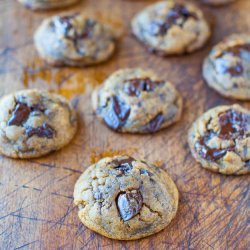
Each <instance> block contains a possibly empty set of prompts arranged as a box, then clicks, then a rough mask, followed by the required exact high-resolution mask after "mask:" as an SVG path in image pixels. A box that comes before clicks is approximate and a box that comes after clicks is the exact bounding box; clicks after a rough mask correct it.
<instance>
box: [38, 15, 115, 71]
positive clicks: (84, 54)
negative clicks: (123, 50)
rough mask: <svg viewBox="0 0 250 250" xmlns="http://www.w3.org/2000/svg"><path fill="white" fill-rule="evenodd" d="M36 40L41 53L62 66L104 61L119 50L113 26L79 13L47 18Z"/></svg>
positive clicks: (84, 64) (48, 59)
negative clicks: (116, 48)
mask: <svg viewBox="0 0 250 250" xmlns="http://www.w3.org/2000/svg"><path fill="white" fill-rule="evenodd" d="M34 40H35V45H36V48H37V50H38V52H39V54H40V56H41V57H42V58H43V59H45V60H46V61H47V62H48V63H50V64H53V65H59V66H60V65H68V66H88V65H93V64H97V63H101V62H104V61H106V60H107V59H108V58H109V57H111V55H112V54H113V52H114V50H115V41H114V40H115V35H114V34H113V32H112V31H111V28H110V27H108V26H105V25H104V24H102V23H100V22H99V21H97V20H94V19H93V18H88V17H86V16H85V15H84V14H79V13H75V14H70V15H61V16H53V17H51V18H48V19H45V20H44V21H43V22H42V24H41V25H40V27H39V28H38V29H37V31H36V33H35V36H34Z"/></svg>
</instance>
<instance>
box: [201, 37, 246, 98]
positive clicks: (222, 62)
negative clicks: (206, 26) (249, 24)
mask: <svg viewBox="0 0 250 250" xmlns="http://www.w3.org/2000/svg"><path fill="white" fill-rule="evenodd" d="M203 76H204V78H205V80H206V82H207V84H208V85H209V86H210V87H211V88H213V89H215V90H216V91H217V92H219V93H220V94H221V95H223V96H225V97H231V98H235V99H242V100H250V33H249V34H233V35H231V36H229V37H227V38H225V39H224V40H223V41H222V42H220V43H218V44H217V45H216V46H214V48H213V49H212V51H211V52H210V54H209V55H208V57H207V58H206V59H205V61H204V64H203Z"/></svg>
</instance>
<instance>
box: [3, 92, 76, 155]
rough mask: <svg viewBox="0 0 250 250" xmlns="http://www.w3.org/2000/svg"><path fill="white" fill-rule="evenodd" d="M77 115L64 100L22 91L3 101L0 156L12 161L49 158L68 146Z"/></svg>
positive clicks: (49, 94) (56, 96) (47, 94)
mask: <svg viewBox="0 0 250 250" xmlns="http://www.w3.org/2000/svg"><path fill="white" fill-rule="evenodd" d="M76 127H77V120H76V113H75V112H74V110H73V109H72V107H71V105H70V104H69V103H68V102H67V100H66V99H64V98H63V97H61V96H59V95H56V94H51V93H49V92H46V91H39V90H22V91H18V92H15V93H13V94H10V95H6V96H4V97H3V98H2V99H1V100H0V152H1V153H3V154H4V155H6V156H9V157H12V158H34V157H39V156H42V155H46V154H48V153H50V152H52V151H55V150H58V149H60V148H62V147H63V146H65V145H66V144H68V143H69V142H70V140H71V139H72V137H73V136H74V134H75V132H76Z"/></svg>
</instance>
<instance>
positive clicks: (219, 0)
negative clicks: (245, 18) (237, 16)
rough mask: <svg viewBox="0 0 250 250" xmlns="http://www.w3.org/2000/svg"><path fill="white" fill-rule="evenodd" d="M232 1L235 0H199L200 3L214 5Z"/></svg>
mask: <svg viewBox="0 0 250 250" xmlns="http://www.w3.org/2000/svg"><path fill="white" fill-rule="evenodd" d="M234 1H235V0H201V2H202V3H205V4H208V5H214V6H218V5H223V4H228V3H232V2H234Z"/></svg>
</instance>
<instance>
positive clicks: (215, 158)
mask: <svg viewBox="0 0 250 250" xmlns="http://www.w3.org/2000/svg"><path fill="white" fill-rule="evenodd" d="M188 141H189V146H190V148H191V151H192V154H193V156H194V157H195V159H196V160H197V161H198V162H200V163H201V165H202V166H203V167H204V168H207V169H209V170H212V171H215V172H219V173H222V174H235V175H241V174H247V173H249V172H250V111H249V110H246V109H244V108H242V107H241V106H239V105H232V106H219V107H216V108H213V109H210V110H209V111H207V112H206V113H205V114H203V115H202V116H201V117H200V118H199V119H198V120H197V121H196V122H194V124H193V126H192V128H191V129H190V131H189V135H188Z"/></svg>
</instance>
